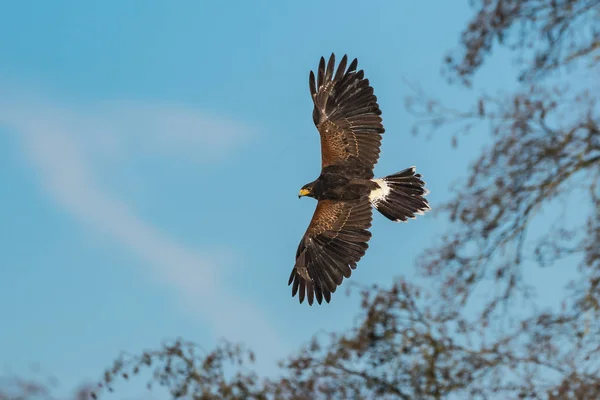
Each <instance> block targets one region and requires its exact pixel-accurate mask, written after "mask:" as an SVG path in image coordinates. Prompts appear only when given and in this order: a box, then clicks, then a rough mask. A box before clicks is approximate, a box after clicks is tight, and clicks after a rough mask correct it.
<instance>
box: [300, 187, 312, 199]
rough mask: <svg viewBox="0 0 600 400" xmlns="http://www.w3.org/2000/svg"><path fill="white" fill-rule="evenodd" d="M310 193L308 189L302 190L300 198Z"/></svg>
mask: <svg viewBox="0 0 600 400" xmlns="http://www.w3.org/2000/svg"><path fill="white" fill-rule="evenodd" d="M309 193H310V190H308V189H300V193H298V197H302V196H306V195H308V194H309Z"/></svg>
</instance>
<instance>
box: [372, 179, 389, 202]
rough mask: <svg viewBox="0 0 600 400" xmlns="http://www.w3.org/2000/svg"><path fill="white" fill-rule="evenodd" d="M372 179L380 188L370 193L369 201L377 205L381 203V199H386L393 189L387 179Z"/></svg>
mask: <svg viewBox="0 0 600 400" xmlns="http://www.w3.org/2000/svg"><path fill="white" fill-rule="evenodd" d="M371 181H372V182H375V183H376V184H377V186H378V188H377V189H373V190H371V193H370V194H369V201H370V202H371V204H373V205H374V206H375V207H377V204H379V202H380V201H382V200H385V199H386V197H387V196H388V195H389V194H390V190H391V189H390V187H389V186H388V184H387V182H386V181H385V179H371Z"/></svg>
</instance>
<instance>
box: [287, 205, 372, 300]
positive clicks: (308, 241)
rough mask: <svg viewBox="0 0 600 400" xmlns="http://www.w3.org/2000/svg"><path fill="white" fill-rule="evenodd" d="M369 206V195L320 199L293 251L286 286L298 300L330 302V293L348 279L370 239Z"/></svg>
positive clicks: (370, 212)
mask: <svg viewBox="0 0 600 400" xmlns="http://www.w3.org/2000/svg"><path fill="white" fill-rule="evenodd" d="M371 219H372V208H371V203H370V202H369V199H368V198H362V199H360V200H356V201H350V202H348V201H334V200H320V201H319V202H318V203H317V208H316V210H315V213H314V215H313V217H312V220H311V221H310V224H309V226H308V229H307V230H306V233H305V234H304V237H303V238H302V240H301V241H300V245H299V246H298V251H297V252H296V264H295V266H294V269H293V270H292V274H291V275H290V279H289V282H288V285H291V284H292V283H293V286H292V296H295V295H296V293H298V290H299V296H298V297H299V300H300V303H302V302H303V301H304V298H305V296H306V297H308V303H309V304H310V305H312V303H313V300H314V297H316V298H317V302H318V303H319V304H321V302H322V300H323V297H324V298H325V301H327V302H328V303H329V301H330V300H331V293H333V292H335V290H336V289H337V287H338V286H339V285H341V284H342V280H343V279H344V277H346V278H349V277H350V275H351V273H352V269H355V268H356V264H357V263H358V261H359V260H360V259H361V258H362V256H363V255H364V254H365V251H366V250H367V248H368V247H369V246H368V244H367V242H368V241H369V239H370V238H371V232H369V231H368V229H369V227H370V226H371Z"/></svg>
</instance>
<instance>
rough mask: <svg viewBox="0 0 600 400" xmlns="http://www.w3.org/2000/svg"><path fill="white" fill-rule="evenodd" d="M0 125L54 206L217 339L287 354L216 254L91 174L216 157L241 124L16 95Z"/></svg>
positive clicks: (2, 108)
mask: <svg viewBox="0 0 600 400" xmlns="http://www.w3.org/2000/svg"><path fill="white" fill-rule="evenodd" d="M0 124H2V125H6V126H7V127H8V128H9V129H10V130H11V131H13V132H15V133H16V134H18V135H19V137H20V138H21V139H22V143H23V145H24V146H23V147H24V149H25V154H26V156H27V157H28V160H29V161H30V162H31V164H32V165H33V166H34V167H35V168H36V171H37V174H38V176H39V179H40V183H41V184H42V185H43V187H44V188H45V190H46V191H47V193H48V194H49V195H50V196H51V197H52V198H53V199H54V200H55V201H56V203H57V204H58V205H59V206H61V207H63V208H64V209H65V210H67V211H68V212H69V213H70V214H71V215H72V216H73V217H74V218H75V219H76V220H78V221H80V222H81V223H82V224H85V225H86V226H87V227H89V228H90V229H94V230H96V231H99V232H101V233H103V234H106V235H108V236H109V237H111V238H112V239H114V243H115V244H116V245H119V246H122V247H123V248H125V249H127V250H128V251H130V252H132V253H134V254H135V255H136V256H137V257H139V258H140V259H141V260H142V261H143V262H144V265H147V266H148V268H149V270H148V271H149V272H150V273H151V274H152V275H153V276H154V278H155V279H157V280H158V281H160V282H164V283H166V284H168V285H170V286H171V287H172V288H174V289H176V290H175V292H176V293H178V294H179V295H180V296H181V300H184V304H185V306H186V308H189V309H191V310H192V311H193V312H194V313H195V314H199V315H200V316H201V317H202V318H203V319H204V320H205V321H206V322H207V323H208V324H209V325H210V326H211V327H212V328H213V329H214V332H215V334H216V335H219V336H225V337H227V338H229V339H233V340H243V341H244V342H246V343H247V344H249V345H251V346H253V347H254V348H256V350H260V349H261V348H262V349H263V350H264V353H263V354H268V353H271V354H273V353H279V351H282V350H283V346H284V344H283V343H282V340H281V338H280V337H279V336H278V335H277V332H276V331H275V329H274V328H273V327H272V325H271V324H270V322H269V320H268V318H267V317H266V316H265V315H264V313H263V312H262V311H261V310H260V309H258V308H257V307H256V306H254V305H252V304H251V303H249V302H248V301H247V300H246V299H243V298H241V297H240V296H239V295H237V294H236V293H234V291H233V290H232V289H231V288H230V287H229V286H228V284H227V282H225V281H224V280H223V279H222V278H221V276H220V275H219V273H218V271H219V265H217V264H216V263H215V261H214V259H213V258H208V257H207V256H205V255H203V254H199V252H198V251H197V250H195V249H192V248H189V247H187V246H184V245H182V244H181V243H178V242H177V241H176V240H174V239H173V238H172V237H170V236H169V234H168V233H167V232H164V231H162V230H161V229H159V228H158V227H156V226H153V225H152V224H151V223H149V222H148V221H145V220H143V219H142V218H140V217H139V216H138V215H136V213H135V211H134V209H133V208H132V206H131V205H129V204H126V203H125V202H124V201H122V200H121V199H120V198H119V196H118V195H117V194H116V193H113V192H111V191H110V190H108V189H107V188H106V187H103V186H102V185H101V184H100V182H101V180H100V179H98V176H97V173H96V171H99V170H101V169H102V167H103V163H108V162H114V160H115V159H116V160H118V159H120V158H121V157H125V156H128V155H131V154H132V152H144V153H149V154H154V155H157V156H162V157H165V156H175V157H185V156H190V157H192V159H193V160H194V162H203V161H204V160H212V161H214V160H215V158H218V157H221V156H223V155H224V154H225V153H226V150H227V151H229V150H231V149H232V148H233V147H235V146H236V145H237V144H238V143H240V142H243V140H244V139H245V138H246V137H247V136H248V135H249V134H250V131H249V129H248V128H247V127H245V126H244V125H243V124H239V123H233V122H230V121H227V120H226V119H223V118H215V117H212V116H207V115H205V114H203V113H202V112H199V111H198V110H194V109H190V108H185V107H180V106H177V105H164V104H162V105H161V104H146V103H140V102H123V101H118V102H108V103H102V104H96V105H87V106H85V107H82V106H78V107H75V106H66V105H64V104H59V103H57V102H56V101H54V100H51V101H49V100H43V99H41V98H40V97H37V96H28V97H23V96H22V95H20V94H19V93H15V92H11V96H10V99H9V98H8V96H7V95H6V92H5V94H4V95H3V96H2V97H0ZM224 245H226V244H224ZM215 298H219V299H226V301H223V302H218V301H215ZM248 321H252V323H250V324H249V323H248Z"/></svg>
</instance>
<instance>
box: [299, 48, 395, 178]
mask: <svg viewBox="0 0 600 400" xmlns="http://www.w3.org/2000/svg"><path fill="white" fill-rule="evenodd" d="M347 61H348V57H347V56H346V55H344V57H343V58H342V60H341V61H340V64H339V66H338V68H337V71H335V74H334V64H335V55H334V54H331V57H330V58H329V61H328V62H327V66H325V59H324V58H323V57H321V61H320V62H319V70H318V72H317V79H316V82H315V74H314V73H313V72H312V71H310V79H309V85H310V94H311V96H312V99H313V102H314V109H313V121H314V123H315V125H316V127H317V129H318V130H319V133H320V135H321V166H322V168H325V167H327V166H330V165H336V164H344V163H346V162H348V161H351V162H353V163H354V164H358V165H360V166H362V167H363V168H364V169H365V171H370V174H368V173H365V175H369V176H365V177H367V178H371V177H372V170H373V167H374V166H375V164H376V163H377V159H378V158H379V147H380V145H381V135H382V134H383V132H384V131H385V129H384V128H383V125H382V123H381V117H380V115H381V110H380V109H379V105H378V104H377V97H376V96H375V95H374V94H373V88H372V87H371V86H370V85H369V80H368V79H365V78H364V72H363V71H362V70H360V71H356V67H357V65H358V61H357V59H354V61H352V63H350V66H349V67H348V69H347V70H346V63H347Z"/></svg>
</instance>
